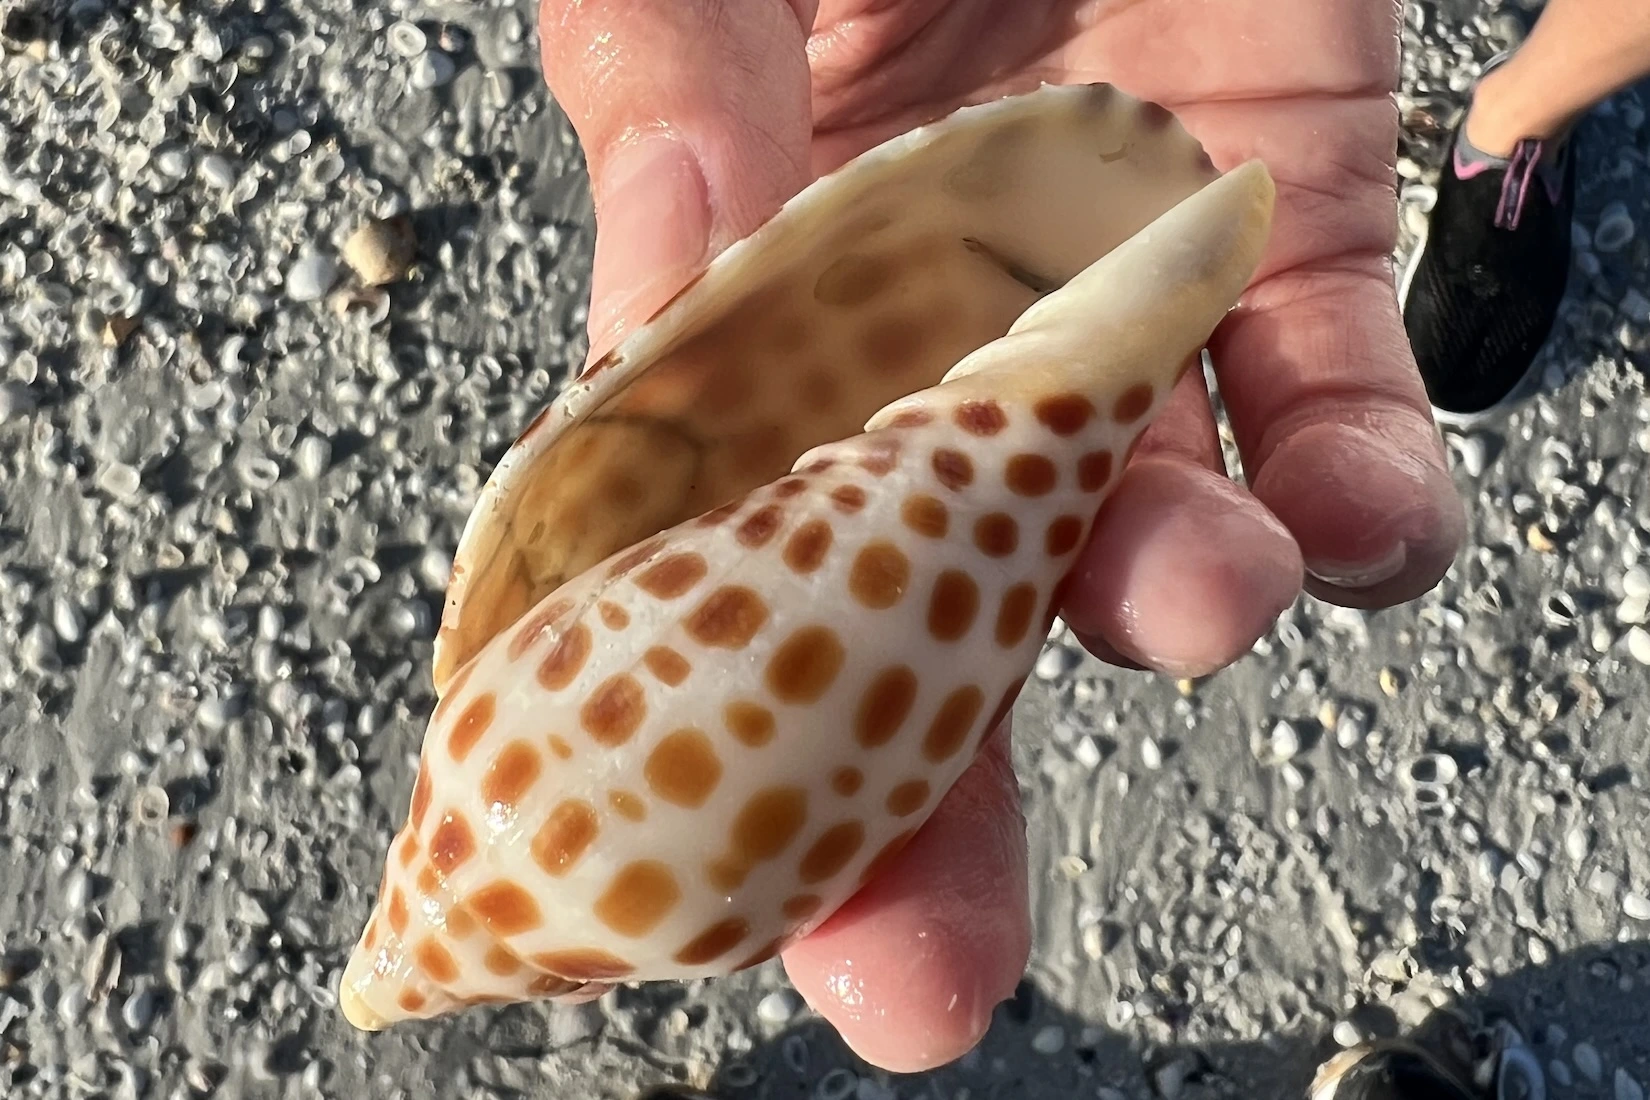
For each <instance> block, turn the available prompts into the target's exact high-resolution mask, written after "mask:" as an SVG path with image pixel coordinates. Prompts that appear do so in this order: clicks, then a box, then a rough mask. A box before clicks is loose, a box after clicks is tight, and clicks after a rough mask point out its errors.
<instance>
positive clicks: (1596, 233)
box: [1593, 199, 1634, 254]
mask: <svg viewBox="0 0 1650 1100" xmlns="http://www.w3.org/2000/svg"><path fill="white" fill-rule="evenodd" d="M1633 234H1634V226H1633V215H1631V214H1630V213H1628V212H1627V204H1626V203H1624V202H1622V201H1620V200H1619V199H1618V200H1616V201H1614V202H1612V203H1610V204H1608V205H1607V206H1605V208H1604V209H1603V211H1601V212H1600V213H1599V216H1598V225H1597V227H1596V228H1594V230H1593V248H1594V250H1595V251H1598V252H1603V253H1605V254H1609V253H1612V252H1620V251H1621V250H1622V249H1624V248H1626V247H1627V246H1628V244H1630V243H1631V242H1632V240H1633Z"/></svg>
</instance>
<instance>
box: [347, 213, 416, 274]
mask: <svg viewBox="0 0 1650 1100" xmlns="http://www.w3.org/2000/svg"><path fill="white" fill-rule="evenodd" d="M417 245H418V242H417V239H416V238H415V237H414V235H413V224H412V219H411V218H409V217H407V216H406V215H405V214H397V215H396V216H395V217H393V218H374V219H373V220H372V221H369V222H367V223H365V224H364V225H362V226H361V227H360V228H359V229H357V230H356V231H355V232H354V233H351V234H350V237H349V240H347V241H345V242H344V253H343V254H344V262H345V263H346V264H348V265H349V266H350V268H351V270H353V271H354V272H355V274H356V275H357V276H358V277H359V278H360V280H361V282H362V284H363V285H365V286H384V285H386V284H389V283H393V282H395V281H397V280H398V279H400V278H402V277H403V276H404V275H406V273H407V271H408V269H409V268H411V267H412V262H413V256H414V254H415V253H416V251H417Z"/></svg>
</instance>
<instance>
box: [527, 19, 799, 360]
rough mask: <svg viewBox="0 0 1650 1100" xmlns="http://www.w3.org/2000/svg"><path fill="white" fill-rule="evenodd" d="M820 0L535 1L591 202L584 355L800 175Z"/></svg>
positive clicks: (555, 90) (599, 348) (553, 84)
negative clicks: (810, 33) (811, 42)
mask: <svg viewBox="0 0 1650 1100" xmlns="http://www.w3.org/2000/svg"><path fill="white" fill-rule="evenodd" d="M815 6H816V0H544V4H543V7H542V8H541V12H540V31H539V33H540V39H541V42H542V46H543V53H544V71H545V77H546V80H547V82H548V83H549V85H550V91H551V93H552V95H554V96H555V98H556V101H557V103H558V104H559V105H560V106H561V108H562V109H563V110H564V111H565V112H566V113H567V116H568V118H569V119H570V120H571V122H572V124H573V128H574V130H575V131H576V132H577V133H578V136H579V142H580V144H581V145H582V146H583V147H584V153H585V159H586V161H587V163H588V165H589V169H590V180H591V190H592V192H593V194H594V196H595V205H596V257H595V267H594V270H593V272H592V275H591V295H590V297H591V301H590V321H589V327H590V345H591V346H590V353H591V358H592V359H595V358H597V357H599V356H601V355H602V354H603V353H605V352H606V351H607V350H608V349H609V348H611V347H612V346H613V345H614V344H615V343H617V342H618V341H619V340H620V339H621V338H622V337H623V336H624V335H625V333H626V332H627V331H628V330H629V329H631V328H633V327H635V326H637V325H639V324H641V323H642V322H643V321H645V320H646V319H647V318H648V317H649V316H651V315H652V314H653V313H654V312H655V311H657V310H658V309H659V308H660V307H661V306H663V305H664V304H665V303H666V302H668V301H669V300H670V298H671V297H672V296H673V295H674V294H676V293H677V291H679V290H680V289H681V288H682V287H683V286H684V285H686V283H687V282H688V281H689V280H690V279H692V278H693V277H694V276H695V275H697V274H698V273H699V272H700V271H701V270H703V268H704V266H705V264H707V263H708V262H709V261H710V260H711V258H712V257H714V256H715V254H716V253H717V252H720V251H721V250H722V249H724V248H726V247H727V246H728V245H730V244H732V243H733V242H734V241H736V240H738V239H739V238H741V237H743V236H745V235H747V234H748V233H750V232H751V231H752V230H754V229H756V228H757V227H758V226H759V225H761V224H762V223H763V222H764V221H765V220H767V218H768V217H769V216H771V215H772V214H773V212H774V211H775V210H777V209H778V208H779V207H780V206H781V205H782V204H783V203H784V202H785V201H786V200H787V199H789V198H790V197H791V196H792V195H794V194H796V193H797V192H798V191H799V190H801V189H802V187H804V186H805V185H806V184H807V183H808V180H809V178H810V176H809V173H808V163H809V158H808V146H809V142H810V139H811V136H812V132H813V122H812V111H811V104H810V93H809V76H808V61H807V54H806V52H805V44H806V41H807V27H808V26H810V25H811V24H812V21H813V15H814V9H815Z"/></svg>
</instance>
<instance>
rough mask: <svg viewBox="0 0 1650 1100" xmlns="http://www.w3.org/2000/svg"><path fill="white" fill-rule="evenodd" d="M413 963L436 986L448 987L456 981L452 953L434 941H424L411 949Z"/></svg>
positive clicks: (456, 970)
mask: <svg viewBox="0 0 1650 1100" xmlns="http://www.w3.org/2000/svg"><path fill="white" fill-rule="evenodd" d="M413 963H414V965H416V966H417V967H418V969H420V970H422V971H423V972H424V974H425V976H426V977H428V978H429V979H430V980H431V981H432V982H434V983H435V984H437V985H449V984H451V983H452V982H455V981H457V980H458V963H457V962H456V961H455V960H454V959H453V955H452V952H450V951H448V950H447V949H446V948H445V947H442V946H441V945H440V944H439V943H436V942H435V941H434V940H424V941H423V942H422V943H420V944H419V945H418V946H417V947H416V948H414V949H413Z"/></svg>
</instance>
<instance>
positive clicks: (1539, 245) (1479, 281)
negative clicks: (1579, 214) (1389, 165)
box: [1398, 69, 1575, 426]
mask: <svg viewBox="0 0 1650 1100" xmlns="http://www.w3.org/2000/svg"><path fill="white" fill-rule="evenodd" d="M1486 71H1488V69H1486ZM1460 141H1461V129H1460V127H1457V129H1456V132H1455V134H1454V135H1453V136H1452V138H1451V140H1450V158H1449V163H1447V164H1446V165H1445V166H1444V170H1443V172H1442V173H1441V174H1440V178H1439V180H1438V200H1437V202H1436V204H1435V205H1434V206H1433V209H1432V214H1431V216H1430V217H1429V218H1428V220H1427V229H1426V232H1425V235H1424V236H1423V238H1422V240H1421V242H1420V243H1419V244H1418V245H1417V247H1416V249H1415V252H1414V254H1413V255H1412V256H1411V258H1410V263H1409V266H1408V267H1407V268H1406V269H1405V272H1404V278H1403V284H1402V286H1401V288H1400V289H1399V292H1398V293H1399V298H1400V300H1401V301H1402V303H1403V309H1404V328H1405V329H1406V330H1407V331H1408V333H1409V341H1410V345H1411V347H1412V348H1413V349H1414V351H1415V359H1416V362H1417V363H1418V364H1419V366H1420V368H1421V378H1422V380H1423V381H1424V382H1425V383H1426V388H1427V395H1428V397H1430V398H1431V400H1432V407H1433V413H1434V415H1435V417H1436V418H1437V420H1438V421H1439V422H1440V423H1443V424H1451V425H1456V426H1465V425H1466V424H1469V423H1471V422H1473V421H1476V420H1478V419H1480V418H1482V417H1483V416H1485V415H1486V414H1489V413H1492V412H1495V411H1497V410H1498V409H1500V408H1502V407H1504V406H1505V405H1507V404H1510V403H1511V402H1512V401H1513V400H1514V399H1516V398H1518V397H1521V396H1522V395H1523V391H1524V390H1525V388H1526V385H1527V384H1528V383H1529V382H1530V380H1531V375H1532V374H1533V373H1534V371H1533V368H1534V366H1535V361H1536V354H1537V352H1539V351H1540V350H1541V347H1542V345H1543V344H1545V343H1546V341H1547V337H1548V336H1549V335H1550V334H1551V332H1552V328H1553V323H1554V321H1555V320H1557V318H1558V307H1559V304H1560V303H1561V302H1562V301H1563V299H1564V292H1565V288H1566V286H1567V285H1568V282H1569V277H1570V228H1571V220H1572V216H1573V212H1574V192H1575V161H1574V158H1573V157H1572V156H1571V150H1570V145H1571V142H1570V140H1569V138H1568V137H1567V136H1566V137H1564V138H1561V139H1560V140H1559V142H1558V143H1557V144H1556V146H1555V145H1553V144H1550V143H1546V142H1541V141H1533V140H1532V141H1523V142H1520V143H1519V145H1518V148H1517V149H1516V150H1514V152H1513V155H1512V156H1511V157H1510V158H1509V159H1508V160H1506V161H1491V162H1484V161H1482V160H1476V162H1473V161H1474V160H1475V158H1467V157H1464V156H1463V155H1462V151H1461V148H1460Z"/></svg>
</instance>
